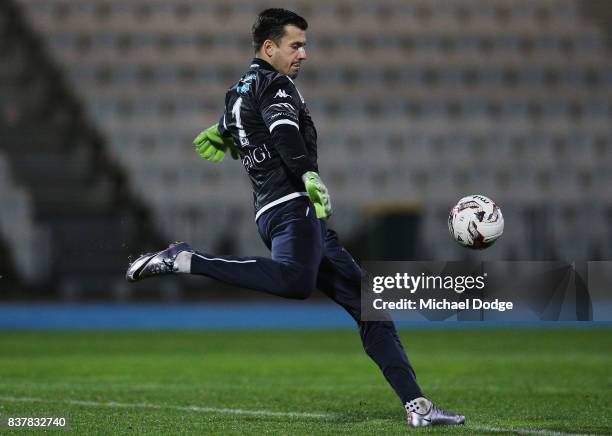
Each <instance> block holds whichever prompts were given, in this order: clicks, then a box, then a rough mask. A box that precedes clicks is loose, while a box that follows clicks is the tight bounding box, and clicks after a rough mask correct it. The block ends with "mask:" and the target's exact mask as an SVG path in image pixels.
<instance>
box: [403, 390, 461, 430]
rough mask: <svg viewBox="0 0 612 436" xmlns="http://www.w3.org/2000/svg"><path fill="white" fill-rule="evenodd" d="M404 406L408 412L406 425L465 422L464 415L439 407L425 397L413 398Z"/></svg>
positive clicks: (425, 425)
mask: <svg viewBox="0 0 612 436" xmlns="http://www.w3.org/2000/svg"><path fill="white" fill-rule="evenodd" d="M404 406H405V407H406V412H407V413H408V427H428V426H430V425H463V424H464V423H465V416H463V415H458V414H456V413H452V412H446V411H444V410H442V409H439V408H438V407H437V406H436V405H435V404H434V403H432V402H431V401H430V400H428V399H427V398H423V397H419V398H415V399H414V400H412V401H408V402H407V403H406V404H405V405H404Z"/></svg>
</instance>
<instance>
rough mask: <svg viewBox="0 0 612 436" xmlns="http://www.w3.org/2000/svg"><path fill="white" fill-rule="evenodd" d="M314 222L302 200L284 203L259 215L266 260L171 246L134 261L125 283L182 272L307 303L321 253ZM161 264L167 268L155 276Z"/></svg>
mask: <svg viewBox="0 0 612 436" xmlns="http://www.w3.org/2000/svg"><path fill="white" fill-rule="evenodd" d="M318 221H319V220H318V219H317V218H316V216H315V213H314V209H313V208H312V207H311V206H310V203H309V202H308V201H307V200H305V199H295V200H292V201H288V202H286V203H283V204H282V205H279V206H277V207H275V208H272V209H270V210H269V211H268V212H266V213H264V214H263V215H262V216H261V217H259V220H258V222H257V224H258V227H259V232H260V235H261V236H262V239H263V240H264V242H265V244H266V245H267V246H268V248H269V249H270V250H271V252H272V257H271V258H266V257H239V256H217V255H212V254H208V253H204V252H199V251H195V250H193V249H191V247H189V246H188V245H187V244H181V246H179V248H178V249H176V248H175V249H174V250H173V247H172V246H171V247H169V248H168V249H166V250H163V251H161V252H159V253H154V254H150V255H145V256H142V257H141V258H139V259H138V260H137V261H136V262H134V263H133V264H132V266H130V269H128V275H127V276H128V280H131V281H135V280H140V279H143V278H146V277H150V276H154V275H160V274H168V273H180V272H182V273H190V274H198V275H205V276H208V277H212V278H214V279H217V280H220V281H223V282H225V283H229V284H232V285H236V286H241V287H244V288H249V289H254V290H256V291H260V292H266V293H269V294H273V295H278V296H281V297H286V298H297V299H303V298H307V297H308V296H309V295H310V293H311V292H312V291H313V290H314V289H315V287H316V276H317V271H318V267H319V263H320V262H321V257H322V254H323V237H322V234H321V227H320V225H319V222H318ZM147 261H148V263H146V262H147ZM164 265H172V268H166V271H159V267H160V266H161V268H162V269H163V266H164ZM156 267H157V269H156ZM130 274H131V279H130Z"/></svg>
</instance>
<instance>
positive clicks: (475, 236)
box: [448, 195, 504, 250]
mask: <svg viewBox="0 0 612 436" xmlns="http://www.w3.org/2000/svg"><path fill="white" fill-rule="evenodd" d="M448 230H449V231H450V234H451V235H452V237H453V238H454V239H455V241H457V242H458V243H459V244H460V245H462V246H464V247H467V248H473V249H476V250H482V249H483V248H487V247H490V246H491V245H493V243H494V242H495V241H497V240H498V239H499V237H500V236H501V235H502V233H503V232H504V217H503V215H502V212H501V209H500V208H499V206H497V205H496V204H495V202H494V201H493V200H491V199H490V198H488V197H485V196H484V195H468V196H467V197H463V198H462V199H461V200H459V201H458V202H457V204H456V205H454V206H453V208H452V209H451V211H450V214H449V215H448Z"/></svg>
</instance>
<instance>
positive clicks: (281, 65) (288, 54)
mask: <svg viewBox="0 0 612 436" xmlns="http://www.w3.org/2000/svg"><path fill="white" fill-rule="evenodd" d="M269 54H270V64H271V65H272V66H273V67H274V69H276V71H278V72H279V73H283V74H286V75H287V76H289V77H291V78H295V77H297V75H298V73H299V72H300V68H301V64H302V61H304V60H306V32H304V31H303V30H302V29H300V28H299V27H296V26H294V25H292V24H287V25H286V26H285V35H284V36H283V37H282V39H281V40H280V42H279V44H278V45H277V44H275V43H274V42H272V44H270V52H269Z"/></svg>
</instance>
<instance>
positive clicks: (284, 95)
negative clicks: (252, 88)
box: [274, 89, 289, 98]
mask: <svg viewBox="0 0 612 436" xmlns="http://www.w3.org/2000/svg"><path fill="white" fill-rule="evenodd" d="M274 98H289V95H288V94H287V93H286V92H285V90H284V89H279V90H278V91H276V94H274Z"/></svg>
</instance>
